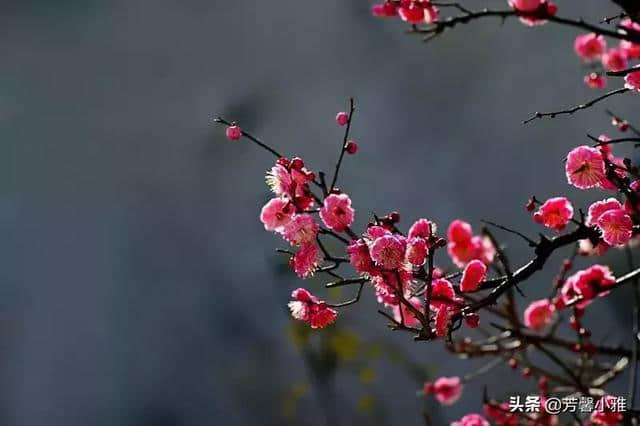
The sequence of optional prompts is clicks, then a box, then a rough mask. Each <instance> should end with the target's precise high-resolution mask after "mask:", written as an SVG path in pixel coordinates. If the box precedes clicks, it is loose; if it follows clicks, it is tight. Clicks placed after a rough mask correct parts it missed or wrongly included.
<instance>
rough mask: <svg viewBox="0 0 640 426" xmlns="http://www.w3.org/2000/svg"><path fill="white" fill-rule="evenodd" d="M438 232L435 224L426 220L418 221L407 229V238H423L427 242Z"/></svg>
mask: <svg viewBox="0 0 640 426" xmlns="http://www.w3.org/2000/svg"><path fill="white" fill-rule="evenodd" d="M437 230H438V227H437V226H436V224H435V223H433V222H431V221H430V220H428V219H418V220H416V221H415V222H414V223H413V225H411V228H409V234H408V235H407V236H408V238H423V239H425V240H428V239H429V238H431V237H432V236H433V235H434V234H435V233H436V232H437Z"/></svg>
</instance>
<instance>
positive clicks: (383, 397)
mask: <svg viewBox="0 0 640 426" xmlns="http://www.w3.org/2000/svg"><path fill="white" fill-rule="evenodd" d="M503 3H504V2H502V1H470V2H468V4H469V5H470V6H475V7H484V6H495V7H504V6H505V5H504V4H503ZM369 7H370V2H369V1H355V0H353V1H345V0H323V1H293V2H292V1H285V0H271V1H266V2H265V1H253V0H252V1H249V0H245V1H241V0H236V1H218V0H181V1H177V0H155V1H150V0H112V1H97V0H86V1H71V0H66V1H62V0H61V1H56V2H53V1H49V0H22V1H4V2H2V3H1V4H0V28H2V30H1V36H0V52H1V53H2V57H3V58H4V60H3V61H2V65H0V75H1V78H0V120H1V123H2V124H1V125H0V140H1V145H0V146H1V147H2V150H1V155H0V158H1V159H2V160H1V161H2V164H1V165H2V167H1V170H2V176H3V179H0V188H1V192H0V227H1V231H2V238H0V258H1V259H2V262H1V265H2V266H1V267H0V277H1V278H2V279H1V283H2V284H1V285H0V315H1V318H0V324H1V325H0V395H2V396H1V397H0V424H3V425H12V426H13V425H15V426H45V425H46V426H58V425H60V426H63V425H64V426H75V425H78V426H80V425H87V424H92V425H123V426H127V425H143V426H165V425H166V426H189V425H211V424H225V425H228V426H231V425H288V424H294V425H298V424H299V425H312V426H313V425H324V424H326V423H327V421H331V422H333V423H334V424H342V425H349V424H376V425H397V424H411V425H413V424H415V425H418V424H421V421H422V418H421V413H422V411H423V410H427V411H428V412H429V414H430V416H431V418H432V420H433V423H434V424H436V425H444V424H448V421H450V420H452V419H454V418H456V417H459V416H460V415H462V414H463V413H465V412H467V411H472V410H478V409H479V407H480V401H481V389H482V387H483V386H484V385H486V386H487V387H488V389H489V392H490V393H491V394H492V395H494V396H498V397H499V396H505V395H509V394H513V393H515V392H516V390H517V391H522V392H526V391H531V390H533V387H534V385H533V384H532V383H529V384H527V383H523V382H521V381H520V380H518V376H517V374H514V373H513V372H511V371H510V370H509V369H508V368H506V367H502V368H498V369H496V370H494V371H492V373H491V374H488V375H485V376H483V377H482V378H480V379H478V380H477V381H476V382H474V384H472V385H469V386H468V387H467V390H466V391H465V394H464V397H463V399H462V400H461V401H460V402H459V403H458V404H457V405H455V406H453V407H452V408H450V409H447V410H441V409H440V408H439V407H438V406H437V404H434V403H433V401H425V399H424V398H420V397H418V396H416V391H417V390H418V389H419V387H420V382H419V380H420V375H421V374H432V375H452V374H462V373H465V372H467V371H473V370H474V369H475V368H476V367H477V366H478V365H480V364H478V363H469V362H459V361H456V360H453V359H451V357H450V356H448V355H447V354H446V352H445V351H444V350H443V349H442V347H441V345H440V344H426V343H420V344H418V343H413V342H412V341H411V340H410V338H408V336H406V335H402V334H394V333H392V332H390V331H388V330H387V329H386V327H385V321H384V320H383V319H382V318H381V317H380V316H379V315H377V314H376V312H375V311H376V309H377V305H376V303H375V301H374V300H373V299H374V298H373V297H372V292H371V291H370V289H366V290H365V294H364V301H363V302H362V303H361V304H359V305H357V306H354V307H352V308H351V309H349V310H348V311H347V312H345V313H344V314H341V317H340V321H339V329H337V330H333V331H331V332H328V334H325V335H322V334H319V335H314V336H311V337H309V336H307V335H305V333H304V332H303V331H300V330H299V329H297V328H295V327H293V328H292V324H291V321H290V319H289V316H288V313H287V311H286V309H285V304H286V302H287V300H288V296H289V293H290V292H291V290H292V289H294V288H296V287H298V286H300V285H302V284H303V283H301V282H300V281H299V280H298V279H297V278H296V277H295V276H294V274H292V273H290V272H288V271H287V270H286V265H285V260H284V259H283V258H282V256H281V255H278V254H276V253H275V251H274V249H275V248H276V247H280V246H282V242H281V241H279V239H278V238H277V237H276V236H274V235H271V234H268V233H266V232H264V230H263V228H262V225H261V224H260V223H259V221H258V220H257V218H258V213H259V209H260V207H261V206H262V205H263V204H264V202H265V201H266V200H267V199H268V197H269V194H268V192H267V189H266V187H265V185H264V183H263V177H264V173H265V170H267V169H268V168H269V167H270V166H271V164H272V161H273V159H272V158H271V157H270V156H269V155H268V154H266V153H264V152H262V151H260V150H258V149H257V148H256V147H255V146H252V145H249V144H247V143H244V142H243V143H231V142H228V141H226V140H225V138H224V136H223V131H222V129H220V128H214V127H213V126H212V125H211V118H212V117H213V116H214V115H223V116H225V117H227V118H229V119H233V120H238V121H239V122H240V123H241V124H242V125H243V127H245V128H246V129H248V130H251V131H252V132H254V133H256V134H257V135H260V136H261V137H262V138H264V139H265V140H266V141H268V142H269V143H271V144H273V145H274V146H276V147H277V148H278V149H279V150H281V151H282V152H285V153H289V154H297V155H300V156H302V157H303V158H305V159H307V162H308V163H309V164H310V166H311V167H313V168H316V169H325V170H330V169H331V167H332V165H333V162H334V161H335V158H336V155H337V150H338V148H339V145H340V138H341V129H339V128H338V127H337V126H336V125H335V123H334V116H335V113H336V112H337V111H339V110H342V109H345V108H346V104H347V98H348V97H349V96H354V97H355V98H356V100H357V107H358V110H357V116H356V117H355V122H354V128H353V136H354V138H355V139H357V140H358V142H359V143H360V148H361V150H360V152H359V153H358V155H356V156H353V157H348V158H347V159H346V162H345V167H344V168H343V172H342V175H341V186H342V188H343V189H344V190H345V191H347V192H349V193H350V194H351V195H352V198H353V200H354V203H355V207H356V209H357V213H358V214H357V225H358V226H357V227H356V228H358V227H361V226H363V225H364V224H366V222H367V221H368V218H369V215H370V212H373V211H376V212H381V213H384V212H388V211H390V210H398V211H400V212H401V214H402V217H403V223H404V224H405V226H408V224H410V223H411V221H413V220H414V219H416V218H419V217H428V218H431V219H433V220H435V221H436V222H437V223H439V224H440V225H441V229H444V228H446V226H447V224H448V223H449V222H450V221H451V220H452V219H453V218H463V219H466V220H469V221H471V222H472V223H473V225H474V227H475V229H476V230H479V228H480V222H479V219H481V218H489V219H492V220H494V221H497V222H500V223H503V224H505V225H509V226H512V227H515V228H517V229H519V230H521V231H523V232H525V233H527V234H529V235H536V233H537V232H539V231H540V229H539V228H538V227H537V225H535V224H534V223H533V222H532V221H531V220H530V217H529V216H528V215H527V213H526V211H525V210H524V209H523V208H522V205H523V203H524V202H525V200H526V199H527V198H528V197H529V196H530V195H531V194H536V195H537V196H538V197H539V198H546V197H550V196H555V195H559V194H565V193H566V194H568V195H569V196H570V197H571V198H572V200H574V202H575V204H576V205H577V206H585V205H587V204H586V203H587V202H590V201H593V200H596V199H598V198H601V197H602V196H603V194H601V193H598V192H597V191H590V192H584V193H580V192H578V191H576V190H573V189H571V188H569V187H568V186H567V185H566V182H565V178H564V174H563V165H562V159H563V156H564V155H565V154H566V152H567V151H568V150H569V149H570V148H571V147H573V146H575V145H577V144H581V143H584V142H586V141H587V140H586V139H585V134H586V133H587V132H590V133H594V134H600V133H603V132H612V133H613V128H612V127H611V126H610V125H609V121H608V119H607V117H606V116H605V115H604V113H603V108H604V106H602V105H599V106H597V107H595V108H592V109H591V110H588V111H584V112H581V113H579V114H576V115H575V116H573V117H571V118H566V117H565V118H557V119H554V120H546V121H537V122H534V123H532V124H530V125H527V126H524V125H522V124H521V122H522V120H523V119H524V118H526V117H528V116H529V115H530V114H531V113H532V112H534V111H536V110H545V109H549V108H556V107H564V106H568V105H572V104H575V103H577V102H580V101H582V100H585V99H587V98H588V97H591V96H592V95H593V92H590V91H589V90H588V89H586V88H585V87H584V86H583V83H582V75H583V74H584V73H585V72H586V70H585V69H583V66H582V65H581V63H580V61H579V60H578V59H577V58H576V57H574V56H573V54H572V43H573V37H574V36H575V35H576V32H575V31H574V30H571V29H567V28H563V27H558V26H553V25H548V26H545V27H542V28H533V29H532V28H525V27H523V26H522V25H520V24H519V23H518V22H516V21H507V22H505V23H504V24H503V25H501V23H500V22H499V21H495V20H494V21H492V20H488V21H484V22H483V23H477V24H471V25H467V26H465V27H461V28H459V29H458V30H456V31H453V32H450V33H448V34H446V36H443V37H441V38H439V39H437V40H436V41H434V42H432V43H430V44H428V45H424V44H422V43H421V42H420V40H419V39H418V38H416V37H413V36H409V35H405V34H403V30H404V27H403V26H402V25H400V24H399V23H397V22H395V21H394V22H392V21H384V20H379V19H374V18H372V17H371V16H370V13H369ZM559 7H560V12H561V14H562V15H565V16H566V15H575V16H583V17H585V18H588V19H592V20H595V19H598V18H601V17H603V16H606V15H610V14H615V13H616V12H617V10H616V9H615V8H614V7H613V4H609V3H608V2H601V1H596V0H589V1H587V0H585V1H581V2H571V1H564V0H560V1H559ZM619 84H620V82H619V81H610V87H616V86H617V85H619ZM633 101H634V99H633V95H628V96H624V97H617V98H612V99H610V100H609V101H607V102H606V105H607V106H609V107H610V108H611V109H612V110H614V111H615V112H617V113H619V114H621V115H624V116H627V117H628V118H630V119H636V118H637V114H635V115H634V111H637V109H635V110H634V109H633V105H634V104H633ZM620 153H622V150H621V151H620ZM497 235H499V236H500V238H501V240H502V241H504V242H505V243H507V244H508V245H509V249H508V250H509V253H510V255H511V256H512V262H513V263H517V264H519V263H521V262H523V261H525V260H526V258H527V257H528V256H529V249H528V248H527V247H525V246H524V244H522V243H521V242H520V241H518V240H514V239H512V238H511V236H509V235H502V234H497ZM443 257H444V256H443ZM618 257H619V256H618ZM609 258H612V259H613V258H616V254H615V253H614V254H613V255H611V256H609V257H608V258H607V261H608V260H609ZM560 259H561V257H560V256H557V257H556V258H554V260H553V261H552V262H550V265H549V268H548V270H547V271H546V272H545V273H543V274H540V275H539V276H537V277H536V278H534V279H531V280H530V281H528V282H527V283H526V284H525V285H524V286H523V289H524V290H525V292H526V293H527V296H530V297H536V296H541V295H543V294H546V290H547V289H548V288H549V286H550V279H551V277H552V276H553V275H554V274H555V273H556V272H557V270H558V264H559V262H560ZM441 262H442V264H443V266H447V265H448V263H447V261H446V259H444V258H443V259H442V260H441ZM614 262H616V261H614ZM614 265H615V266H616V269H617V270H618V271H623V270H624V265H622V264H620V265H618V264H617V263H614ZM305 284H308V285H309V286H311V287H312V288H314V289H316V291H318V292H320V294H323V295H327V294H325V293H322V291H321V290H320V289H321V284H322V283H321V281H319V280H315V281H313V282H311V283H305ZM327 297H336V298H346V297H349V294H348V293H343V294H341V295H336V294H328V295H327ZM628 299H629V298H628V289H623V290H620V291H619V292H617V293H615V295H614V296H612V298H610V299H608V300H609V302H608V303H602V302H598V303H596V304H594V307H593V309H594V313H593V314H592V315H591V316H590V317H587V320H586V322H587V324H589V325H590V326H592V327H594V328H595V329H596V330H597V331H598V332H600V334H601V335H606V336H607V338H608V340H607V342H608V343H611V344H615V343H618V342H627V343H628V341H629V336H628V335H627V334H626V330H627V328H628V323H629V318H630V315H631V313H630V307H629V306H628V303H627V300H628ZM619 328H621V329H619ZM331 333H333V334H331ZM336 333H337V334H338V335H337V337H336V336H335V334H336ZM355 336H357V337H355ZM307 339H311V340H310V342H311V344H312V346H311V349H310V348H309V347H307V349H304V350H301V349H300V343H301V342H304V341H306V340H307ZM327 347H329V348H333V349H337V350H338V352H339V354H338V355H336V356H337V358H336V359H337V361H336V360H335V359H333V358H332V356H333V355H332V356H329V357H328V358H327V357H325V358H327V359H325V360H324V361H321V362H318V361H317V357H318V355H317V353H318V351H322V350H325V349H326V348H327ZM314 351H315V352H314ZM320 356H321V357H322V355H320ZM314 357H315V358H314ZM314 359H315V360H316V361H314ZM334 361H335V362H334ZM318 365H320V367H318ZM336 366H337V372H336V373H335V374H334V373H333V371H334V367H336ZM318 371H320V373H318ZM515 384H517V385H518V387H515ZM527 386H528V387H527ZM617 386H618V387H619V388H621V389H622V388H624V386H625V382H624V381H622V382H620V383H618V384H617ZM614 389H615V386H614Z"/></svg>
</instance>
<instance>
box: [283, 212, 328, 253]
mask: <svg viewBox="0 0 640 426" xmlns="http://www.w3.org/2000/svg"><path fill="white" fill-rule="evenodd" d="M319 228H320V227H319V226H318V223H317V222H316V220H315V219H314V217H313V216H311V215H310V214H306V213H305V214H297V215H294V216H293V218H292V219H291V220H290V221H289V223H287V224H286V225H285V226H284V229H283V231H282V236H283V238H284V239H285V240H287V241H288V242H289V243H291V245H294V246H302V245H305V244H307V243H310V242H313V241H314V240H315V239H316V235H318V229H319Z"/></svg>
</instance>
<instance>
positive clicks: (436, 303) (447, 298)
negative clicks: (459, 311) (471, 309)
mask: <svg viewBox="0 0 640 426" xmlns="http://www.w3.org/2000/svg"><path fill="white" fill-rule="evenodd" d="M460 302H461V299H459V298H458V297H456V292H455V290H454V289H453V284H451V282H449V281H448V280H446V279H444V278H436V279H434V280H433V282H432V283H431V307H432V308H434V309H436V310H440V309H441V308H443V307H454V306H456V305H457V304H459V303H460Z"/></svg>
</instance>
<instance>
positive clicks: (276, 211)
mask: <svg viewBox="0 0 640 426" xmlns="http://www.w3.org/2000/svg"><path fill="white" fill-rule="evenodd" d="M292 214H293V208H291V205H290V203H289V202H288V201H285V200H283V199H281V198H272V199H271V200H269V201H268V202H267V204H265V205H264V207H262V210H261V211H260V222H262V223H263V224H264V229H266V230H267V231H275V232H280V231H282V230H283V229H284V227H285V225H287V223H289V221H290V220H291V216H292Z"/></svg>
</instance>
